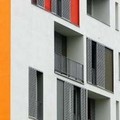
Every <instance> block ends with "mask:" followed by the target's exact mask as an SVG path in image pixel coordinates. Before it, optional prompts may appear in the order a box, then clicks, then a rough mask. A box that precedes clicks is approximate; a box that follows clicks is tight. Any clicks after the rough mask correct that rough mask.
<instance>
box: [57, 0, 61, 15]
mask: <svg viewBox="0 0 120 120" xmlns="http://www.w3.org/2000/svg"><path fill="white" fill-rule="evenodd" d="M61 10H62V1H61V0H57V15H59V16H61V13H62V12H61Z"/></svg>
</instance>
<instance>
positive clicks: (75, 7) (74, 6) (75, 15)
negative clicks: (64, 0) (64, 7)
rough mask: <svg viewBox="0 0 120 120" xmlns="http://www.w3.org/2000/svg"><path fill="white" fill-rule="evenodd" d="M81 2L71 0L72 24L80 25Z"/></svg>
mask: <svg viewBox="0 0 120 120" xmlns="http://www.w3.org/2000/svg"><path fill="white" fill-rule="evenodd" d="M79 2H80V1H79V0H71V22H72V23H73V24H75V25H77V26H78V25H79V19H80V18H79V7H80V6H79Z"/></svg>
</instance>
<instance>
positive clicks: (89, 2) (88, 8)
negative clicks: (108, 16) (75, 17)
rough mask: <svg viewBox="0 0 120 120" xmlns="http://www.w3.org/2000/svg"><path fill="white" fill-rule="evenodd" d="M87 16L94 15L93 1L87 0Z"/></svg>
mask: <svg viewBox="0 0 120 120" xmlns="http://www.w3.org/2000/svg"><path fill="white" fill-rule="evenodd" d="M87 14H89V15H92V0H87Z"/></svg>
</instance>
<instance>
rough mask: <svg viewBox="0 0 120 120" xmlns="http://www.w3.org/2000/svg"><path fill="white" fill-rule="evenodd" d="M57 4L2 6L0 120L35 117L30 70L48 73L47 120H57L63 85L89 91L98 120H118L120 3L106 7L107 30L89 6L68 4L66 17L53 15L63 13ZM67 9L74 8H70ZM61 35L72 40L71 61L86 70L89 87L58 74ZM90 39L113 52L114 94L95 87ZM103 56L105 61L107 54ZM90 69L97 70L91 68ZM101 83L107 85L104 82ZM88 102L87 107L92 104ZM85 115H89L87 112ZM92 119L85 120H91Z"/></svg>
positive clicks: (77, 1)
mask: <svg viewBox="0 0 120 120" xmlns="http://www.w3.org/2000/svg"><path fill="white" fill-rule="evenodd" d="M55 1H56V0H45V1H43V2H44V3H43V7H41V6H38V5H34V4H32V3H31V1H30V0H11V1H9V0H7V2H6V1H0V18H1V20H0V26H1V28H0V55H1V57H0V81H1V82H0V120H32V118H30V117H29V67H31V68H34V69H35V70H37V71H39V72H41V73H43V120H57V109H58V108H57V79H60V80H62V81H64V82H66V83H69V84H71V85H73V86H76V87H79V88H82V89H86V90H87V91H86V94H85V95H87V96H88V97H89V98H92V99H94V101H95V110H96V114H95V120H117V117H116V116H117V115H116V110H118V108H119V112H120V106H118V107H117V109H116V101H118V102H119V105H120V81H119V79H120V78H119V73H120V71H119V68H120V64H119V53H120V31H119V30H115V21H116V20H115V2H118V3H119V16H120V1H118V0H109V2H106V4H107V3H108V4H109V7H107V8H106V9H107V10H109V12H110V15H108V16H110V17H109V20H108V21H110V22H107V24H106V23H103V22H101V20H99V17H98V20H97V18H95V17H93V16H90V15H88V14H87V0H67V1H65V0H63V1H64V3H65V4H63V6H64V9H63V13H64V14H63V16H59V15H57V14H56V13H53V12H55V11H56V9H57V8H55V4H56V3H55ZM95 1H97V0H95ZM106 1H107V0H106ZM39 2H42V0H39ZM99 2H100V1H99ZM35 3H36V2H35ZM53 3H54V6H52V4H53ZM66 4H70V5H69V8H68V5H66ZM108 4H107V5H108ZM65 5H66V6H67V7H66V6H65ZM3 6H4V7H3ZM53 7H54V11H53ZM65 7H66V8H65ZM99 7H100V6H99ZM104 9H105V8H104ZM66 11H67V12H66ZM68 12H70V13H68ZM96 12H97V11H96ZM66 14H67V15H66ZM107 19H108V18H107ZM119 26H120V22H119ZM55 31H57V32H59V33H60V34H62V35H64V36H67V41H68V42H67V57H68V58H70V59H72V61H76V62H78V63H81V64H82V65H83V66H84V68H83V82H81V81H77V80H76V79H74V78H70V77H69V75H68V76H67V77H66V75H64V74H61V73H56V71H55V70H54V68H55V51H54V50H55V40H54V33H55ZM87 38H90V39H91V40H92V41H94V42H96V43H97V44H100V45H101V46H104V48H105V47H107V48H109V49H111V50H112V51H113V83H112V85H113V86H112V87H113V91H109V90H106V89H104V87H105V85H103V86H104V87H103V88H102V87H100V86H97V84H95V85H93V84H92V80H93V79H92V75H93V74H92V72H91V71H92V69H90V70H91V71H88V70H87V66H88V63H87V59H88V58H91V57H92V56H91V55H92V54H91V53H90V54H89V55H90V56H88V53H87V48H88V46H89V45H88V44H87V43H88V42H87ZM74 41H75V42H74ZM91 46H92V45H90V46H89V47H91ZM72 47H73V48H72ZM100 49H101V48H100ZM91 51H92V50H91ZM99 51H100V50H98V51H97V52H98V53H99ZM101 51H104V50H103V49H102V50H101ZM89 52H90V51H89ZM101 54H102V59H104V58H103V56H104V55H103V52H102V53H101ZM97 55H98V54H96V56H97ZM98 58H99V60H98ZM91 59H92V58H91ZM100 59H101V58H100V56H99V57H96V60H97V62H101V61H100ZM89 62H92V61H91V60H89ZM99 64H102V63H99ZM104 64H105V63H104ZM102 65H103V64H102ZM67 66H68V65H67ZM89 67H92V65H91V64H90V63H89ZM97 67H98V66H97ZM100 67H101V68H103V66H100ZM103 69H104V68H103ZM96 71H97V70H96ZM103 71H105V70H103ZM88 74H89V77H90V81H89V82H88V78H87V76H88ZM102 74H104V73H102ZM99 77H100V79H102V80H104V78H102V77H104V76H102V77H101V76H99ZM104 84H105V83H104ZM110 85H111V84H110ZM65 89H66V88H65ZM66 94H67V93H66ZM67 95H69V96H70V93H69V94H67ZM81 102H82V100H81ZM84 102H85V104H84V105H86V104H87V102H88V99H87V98H86V101H84ZM61 103H62V102H61ZM71 104H72V103H71ZM102 108H104V113H103V114H101V113H102V112H101V111H102ZM82 112H83V111H82ZM84 112H85V113H86V114H88V110H87V109H85V111H84ZM86 114H84V117H83V118H82V120H88V118H87V116H85V115H86ZM119 114H120V113H119ZM70 116H71V114H70ZM67 117H69V116H67ZM105 118H106V119H105ZM119 119H120V118H119ZM67 120H68V119H67Z"/></svg>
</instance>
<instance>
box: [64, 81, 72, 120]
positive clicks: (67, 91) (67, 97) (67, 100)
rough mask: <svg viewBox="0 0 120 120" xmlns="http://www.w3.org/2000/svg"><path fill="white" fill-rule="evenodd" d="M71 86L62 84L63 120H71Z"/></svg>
mask: <svg viewBox="0 0 120 120" xmlns="http://www.w3.org/2000/svg"><path fill="white" fill-rule="evenodd" d="M73 96H74V92H73V85H71V84H69V83H67V82H65V83H64V120H73V118H74V114H73V108H74V107H73V105H74V104H73Z"/></svg>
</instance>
